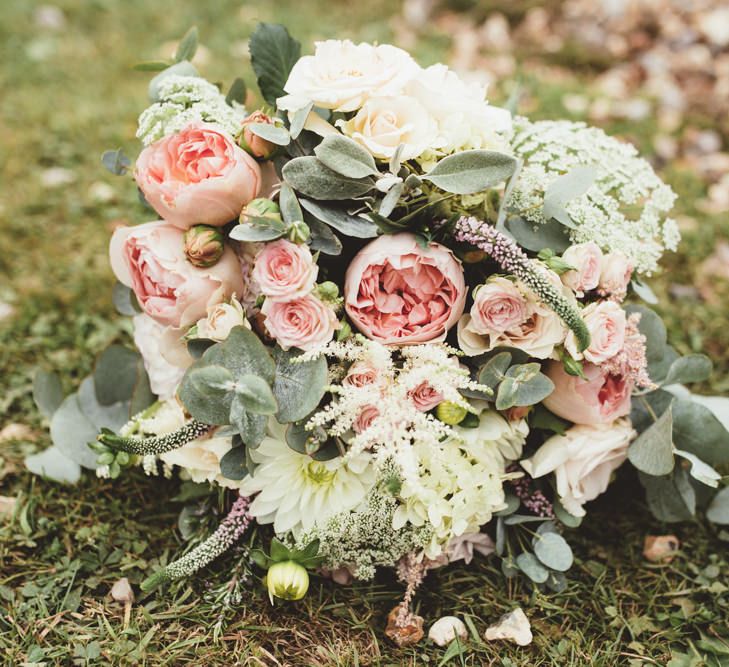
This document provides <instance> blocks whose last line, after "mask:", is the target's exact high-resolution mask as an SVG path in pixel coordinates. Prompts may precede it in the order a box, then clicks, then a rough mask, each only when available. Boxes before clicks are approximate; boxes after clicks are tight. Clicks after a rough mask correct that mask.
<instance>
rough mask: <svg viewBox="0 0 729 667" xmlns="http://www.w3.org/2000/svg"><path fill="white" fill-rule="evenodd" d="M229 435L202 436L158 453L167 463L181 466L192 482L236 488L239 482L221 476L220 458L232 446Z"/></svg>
mask: <svg viewBox="0 0 729 667" xmlns="http://www.w3.org/2000/svg"><path fill="white" fill-rule="evenodd" d="M232 446H233V445H232V440H231V438H229V437H220V438H218V437H215V435H213V437H202V438H198V439H197V440H193V441H192V442H188V443H187V444H186V445H184V446H183V447H179V448H178V449H173V450H172V451H171V452H165V453H164V454H160V459H162V461H164V462H165V463H166V464H167V465H171V466H172V465H176V466H179V467H180V468H182V469H183V470H184V471H185V472H186V473H187V474H188V475H189V477H190V479H191V480H192V481H193V482H196V483H198V484H202V483H203V482H214V483H216V484H219V485H220V486H224V487H227V488H229V489H237V488H238V487H239V486H240V484H241V482H240V481H236V480H232V479H228V478H227V477H223V475H222V474H221V473H220V460H221V459H222V458H223V456H225V454H227V453H228V452H229V451H230V450H231V448H232Z"/></svg>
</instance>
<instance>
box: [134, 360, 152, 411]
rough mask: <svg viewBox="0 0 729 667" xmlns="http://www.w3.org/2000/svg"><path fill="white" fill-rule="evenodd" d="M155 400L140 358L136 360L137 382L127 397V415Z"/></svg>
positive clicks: (142, 408) (146, 406) (144, 407)
mask: <svg viewBox="0 0 729 667" xmlns="http://www.w3.org/2000/svg"><path fill="white" fill-rule="evenodd" d="M156 400H157V396H156V395H155V393H154V392H153V391H152V385H151V383H150V380H149V375H148V374H147V369H146V368H145V367H144V361H142V359H141V358H140V359H138V360H137V382H136V383H135V385H134V389H133V390H132V395H131V396H130V398H129V416H130V417H133V416H134V415H136V414H138V413H140V412H142V410H145V409H146V408H148V407H149V406H150V405H152V404H153V403H154V402H155V401H156Z"/></svg>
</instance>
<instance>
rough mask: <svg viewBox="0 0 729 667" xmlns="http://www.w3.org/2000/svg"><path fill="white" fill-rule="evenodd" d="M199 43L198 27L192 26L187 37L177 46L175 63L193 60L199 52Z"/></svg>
mask: <svg viewBox="0 0 729 667" xmlns="http://www.w3.org/2000/svg"><path fill="white" fill-rule="evenodd" d="M197 43H198V30H197V26H192V28H190V29H189V30H188V31H187V32H186V33H185V36H184V37H183V38H182V39H181V40H180V43H179V44H178V45H177V52H176V53H175V62H176V63H179V62H182V61H183V60H192V59H193V58H194V57H195V53H196V52H197Z"/></svg>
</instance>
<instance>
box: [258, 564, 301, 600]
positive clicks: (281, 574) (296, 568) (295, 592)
mask: <svg viewBox="0 0 729 667" xmlns="http://www.w3.org/2000/svg"><path fill="white" fill-rule="evenodd" d="M266 587H267V588H268V597H269V598H270V599H271V603H272V604H273V598H275V597H276V598H281V599H282V600H301V598H303V597H304V596H305V595H306V591H308V590H309V573H308V572H307V571H306V568H305V567H304V566H303V565H299V563H296V562H294V561H292V560H287V561H284V562H282V563H274V564H273V565H271V567H270V568H268V574H267V575H266Z"/></svg>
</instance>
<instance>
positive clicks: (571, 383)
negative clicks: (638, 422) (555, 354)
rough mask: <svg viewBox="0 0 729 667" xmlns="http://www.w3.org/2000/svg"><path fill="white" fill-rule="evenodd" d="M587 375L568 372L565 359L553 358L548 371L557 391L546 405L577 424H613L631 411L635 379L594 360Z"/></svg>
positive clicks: (585, 370)
mask: <svg viewBox="0 0 729 667" xmlns="http://www.w3.org/2000/svg"><path fill="white" fill-rule="evenodd" d="M583 370H584V373H585V376H586V377H587V379H586V380H585V379H583V378H580V377H577V376H574V375H569V374H567V373H566V372H565V370H564V368H563V366H562V363H561V362H559V361H550V362H549V364H548V366H547V370H546V374H547V376H548V377H549V379H550V380H552V382H554V391H553V392H552V393H551V394H550V395H549V396H547V398H545V399H544V405H545V407H547V408H548V409H549V410H551V411H552V412H554V414H556V415H557V416H558V417H562V418H563V419H568V420H569V421H571V422H574V423H575V424H588V425H595V424H609V423H611V422H612V421H614V420H615V419H617V418H618V417H624V416H625V415H627V414H628V413H630V394H631V392H632V390H633V381H632V380H631V379H629V378H627V377H625V376H622V375H613V374H610V373H608V372H606V371H605V370H603V369H601V368H600V367H599V366H595V365H594V364H590V363H587V364H584V368H583Z"/></svg>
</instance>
